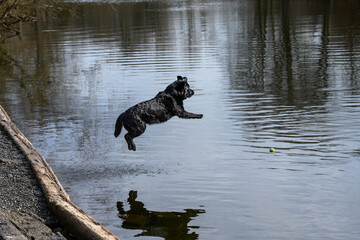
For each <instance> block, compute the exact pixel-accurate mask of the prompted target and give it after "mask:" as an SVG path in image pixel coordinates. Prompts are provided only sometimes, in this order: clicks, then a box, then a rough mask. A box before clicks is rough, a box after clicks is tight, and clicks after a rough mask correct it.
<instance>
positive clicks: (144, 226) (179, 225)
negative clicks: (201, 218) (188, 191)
mask: <svg viewBox="0 0 360 240" xmlns="http://www.w3.org/2000/svg"><path fill="white" fill-rule="evenodd" d="M136 198H137V191H130V192H129V198H128V199H127V204H128V205H129V210H127V211H125V210H124V203H123V202H117V209H118V211H119V218H121V219H122V220H123V223H122V227H123V228H125V229H133V230H135V229H139V230H143V232H142V233H140V234H137V235H135V237H140V236H153V237H162V238H164V239H169V240H170V239H174V240H175V239H179V240H180V239H184V240H191V239H198V237H199V235H198V234H196V233H195V232H189V231H190V229H196V228H199V226H189V225H188V224H189V222H190V221H191V220H193V219H194V218H195V217H196V216H198V215H199V214H201V213H205V210H202V209H185V210H184V211H185V212H159V211H151V210H148V209H147V208H146V207H145V205H144V203H142V202H141V201H138V200H136Z"/></svg>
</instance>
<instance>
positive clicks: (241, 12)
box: [0, 0, 360, 240]
mask: <svg viewBox="0 0 360 240" xmlns="http://www.w3.org/2000/svg"><path fill="white" fill-rule="evenodd" d="M359 12H360V3H359V1H352V0H347V1H331V0H329V1H325V0H324V1H320V0H319V1H303V0H298V1H297V0H289V1H285V0H284V1H280V0H274V1H271V0H268V1H266V0H258V1H254V0H241V1H240V0H239V1H215V0H203V1H200V0H198V1H196V0H192V1H191V0H189V1H159V2H157V1H141V2H131V1H130V2H125V3H112V4H109V3H94V2H92V3H89V2H88V3H81V4H79V3H76V4H74V3H67V4H66V6H64V7H62V10H58V11H57V14H58V16H57V17H53V18H52V17H50V19H48V20H47V21H43V20H42V19H40V20H39V21H38V22H36V23H29V24H23V26H22V30H23V34H22V36H21V38H11V39H8V40H6V41H5V42H3V43H1V44H0V50H1V52H0V62H1V69H0V104H1V105H3V106H4V107H5V109H6V110H7V111H8V113H9V115H10V116H11V118H12V119H13V120H14V121H15V122H16V124H17V125H18V127H19V128H20V129H21V130H22V131H23V132H24V134H25V135H26V136H27V137H28V138H29V139H30V141H31V142H32V143H33V144H34V146H35V147H36V148H37V149H38V150H39V151H40V152H41V153H42V154H43V155H44V156H45V158H46V159H47V160H48V162H49V163H50V165H51V166H52V167H53V169H54V171H55V173H56V174H57V176H58V178H59V179H60V181H61V182H62V184H63V185H64V187H65V189H66V190H67V191H68V193H69V195H70V197H71V199H72V200H73V202H74V203H76V204H77V205H78V206H80V207H81V208H82V209H84V210H85V211H86V212H87V213H88V214H90V215H91V216H93V217H94V218H95V219H96V220H98V221H99V222H101V223H102V224H103V225H105V226H106V227H107V228H108V229H109V230H111V231H112V232H114V233H115V234H116V235H117V236H119V237H120V238H121V239H133V238H135V237H136V239H154V237H157V239H161V238H162V239H179V240H180V239H207V240H212V239H249V240H252V239H276V240H279V239H280V240H282V239H299V240H300V239H317V240H319V239H324V240H325V239H326V240H331V239H339V240H340V239H341V240H343V239H347V240H350V239H354V240H355V239H359V237H360V228H359V226H360V204H359V203H360V174H359V172H360V141H359V140H360V75H359V70H360V62H359V61H360V18H359V17H358V16H359V15H358V14H359ZM177 75H183V76H187V77H188V79H189V80H188V81H189V84H190V85H191V87H192V88H193V89H194V90H195V95H194V96H193V97H192V98H190V99H187V100H186V101H185V103H184V104H185V108H186V109H187V110H188V111H190V112H194V113H202V114H204V118H203V119H191V120H188V119H179V118H177V117H174V118H173V119H171V120H169V121H168V122H166V123H163V124H158V125H151V126H148V127H147V130H146V132H145V133H144V134H143V135H142V136H140V137H138V138H136V139H135V143H136V144H137V151H136V152H132V151H129V150H128V149H127V145H126V142H125V140H124V138H123V136H124V132H125V131H124V130H123V133H122V134H121V135H120V137H119V138H117V139H115V138H114V136H113V131H114V124H115V120H116V118H117V116H118V114H120V113H121V112H122V111H124V110H126V109H127V108H129V107H131V106H132V105H134V104H136V103H138V102H141V101H144V100H147V99H150V98H152V97H154V96H155V95H156V94H157V92H159V91H162V90H164V89H165V87H166V86H167V85H168V84H169V83H171V82H172V81H174V80H175V79H176V76H177ZM271 147H273V148H275V152H274V153H270V152H269V148H271ZM155 239H156V238H155Z"/></svg>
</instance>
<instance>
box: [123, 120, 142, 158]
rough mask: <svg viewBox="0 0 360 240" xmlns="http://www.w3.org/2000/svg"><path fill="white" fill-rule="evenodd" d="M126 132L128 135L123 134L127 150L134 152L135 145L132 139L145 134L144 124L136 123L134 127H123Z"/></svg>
mask: <svg viewBox="0 0 360 240" xmlns="http://www.w3.org/2000/svg"><path fill="white" fill-rule="evenodd" d="M124 127H125V128H126V129H127V130H128V133H127V134H125V140H126V142H127V144H128V149H129V150H133V151H136V145H135V143H134V141H133V139H134V138H136V137H138V136H140V135H141V134H143V133H144V132H145V129H146V125H145V123H144V122H141V123H137V124H136V125H135V126H134V125H132V126H126V125H125V126H124Z"/></svg>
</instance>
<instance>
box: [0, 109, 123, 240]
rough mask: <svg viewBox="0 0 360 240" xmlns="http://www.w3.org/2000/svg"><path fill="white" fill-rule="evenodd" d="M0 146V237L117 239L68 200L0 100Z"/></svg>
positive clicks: (56, 180)
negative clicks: (0, 103)
mask: <svg viewBox="0 0 360 240" xmlns="http://www.w3.org/2000/svg"><path fill="white" fill-rule="evenodd" d="M0 150H1V151H0V240H2V239H4V240H7V239H23V238H24V237H25V239H59V240H65V239H67V240H71V239H88V240H97V239H109V240H119V238H118V237H116V236H115V235H114V234H113V233H111V232H110V231H109V230H107V229H106V228H105V227H104V226H102V225H101V224H100V223H98V222H97V221H96V220H94V219H93V218H91V217H90V216H89V215H87V214H86V213H85V212H84V211H83V210H82V209H80V208H79V207H78V206H76V205H75V204H74V203H72V202H71V200H70V198H69V196H68V195H67V193H66V192H65V190H64V188H63V187H62V185H61V183H60V182H59V181H58V179H57V177H56V176H55V174H54V172H53V171H52V169H51V167H50V166H49V165H48V163H47V162H46V160H45V158H44V157H43V156H42V155H41V154H40V153H39V152H38V151H37V150H36V149H35V148H34V147H33V145H32V144H31V142H30V141H29V140H28V139H27V138H26V137H25V136H24V135H23V134H22V133H21V131H20V130H19V129H18V128H17V127H16V125H15V124H14V123H13V122H12V121H11V119H10V117H9V116H8V115H7V113H6V112H5V110H4V109H3V107H2V106H1V105H0ZM16 229H18V230H20V233H19V231H18V232H17V233H15V232H16V231H15V232H14V231H12V230H16ZM9 234H10V235H9ZM11 234H18V235H13V236H12V235H11ZM19 234H20V235H19Z"/></svg>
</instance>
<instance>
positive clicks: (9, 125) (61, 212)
mask: <svg viewBox="0 0 360 240" xmlns="http://www.w3.org/2000/svg"><path fill="white" fill-rule="evenodd" d="M0 125H1V126H2V127H3V128H4V130H5V132H6V133H7V134H8V135H9V136H10V137H11V138H12V139H13V141H14V142H15V144H16V145H17V146H18V147H19V148H20V149H21V151H22V152H23V153H24V155H25V156H26V158H27V159H28V160H29V162H30V165H31V168H32V170H33V172H34V173H35V175H36V178H37V180H38V182H39V185H40V187H41V189H42V191H43V193H44V196H45V199H46V201H47V204H48V206H49V208H50V209H51V210H52V211H53V213H54V214H55V216H56V218H57V219H58V221H59V222H60V224H61V225H62V226H63V227H64V228H65V229H66V230H67V231H69V232H70V233H71V234H72V235H74V236H75V237H76V238H77V239H86V240H98V239H109V240H111V239H117V240H119V238H118V237H116V236H115V235H114V234H113V233H111V232H110V231H109V230H107V229H106V228H105V227H104V226H102V225H101V224H100V223H98V222H97V221H95V220H94V219H93V218H91V217H90V216H89V215H87V214H86V213H85V212H84V211H83V210H82V209H80V208H79V207H78V206H76V205H75V204H73V203H72V202H71V200H70V198H69V195H68V194H67V193H66V192H65V190H64V188H63V187H62V185H61V184H60V182H59V180H58V179H57V177H56V176H55V174H54V172H53V171H52V169H51V167H50V166H49V164H48V163H47V162H46V160H45V158H44V157H43V156H42V155H41V154H40V153H39V152H38V151H37V150H36V149H35V148H34V146H33V145H32V144H31V142H30V141H29V140H28V139H27V138H26V137H25V136H24V135H23V134H22V133H21V132H20V130H19V129H18V128H17V127H16V125H15V124H14V123H13V122H12V121H11V119H10V117H9V116H8V115H7V113H6V112H5V110H4V108H3V107H2V106H1V105H0Z"/></svg>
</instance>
